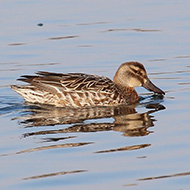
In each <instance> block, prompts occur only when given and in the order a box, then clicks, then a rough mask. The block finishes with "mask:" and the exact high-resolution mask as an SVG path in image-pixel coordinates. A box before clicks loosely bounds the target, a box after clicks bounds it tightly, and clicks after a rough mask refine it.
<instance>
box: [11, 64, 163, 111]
mask: <svg viewBox="0 0 190 190" xmlns="http://www.w3.org/2000/svg"><path fill="white" fill-rule="evenodd" d="M17 80H19V81H23V82H26V83H28V85H11V86H10V87H11V88H12V89H13V90H14V91H16V92H17V93H18V94H20V95H21V96H22V97H23V98H24V99H25V101H26V102H29V103H35V104H36V103H37V104H47V105H53V106H56V107H71V108H77V107H93V106H118V105H122V104H128V105H130V104H135V103H137V102H138V101H139V96H138V94H137V92H136V90H135V88H134V87H140V86H142V87H144V88H145V89H147V90H149V91H153V92H154V93H156V94H160V95H164V94H165V92H164V91H162V90H161V89H160V88H158V87H157V86H156V85H154V84H153V83H152V82H151V81H150V79H149V78H148V76H147V72H146V70H145V67H144V66H143V64H141V63H139V62H134V61H131V62H125V63H123V64H121V66H120V67H119V68H118V70H117V71H116V73H115V75H114V77H113V80H111V79H109V78H108V77H105V76H99V75H95V74H85V73H66V74H64V73H53V72H47V71H38V72H37V73H36V75H22V76H21V77H20V78H19V79H17Z"/></svg>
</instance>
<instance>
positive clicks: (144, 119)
mask: <svg viewBox="0 0 190 190" xmlns="http://www.w3.org/2000/svg"><path fill="white" fill-rule="evenodd" d="M189 7H190V2H189V1H185V0H183V1H167V2H166V1H140V2H139V1H121V0H119V1H104V2H102V1H90V2H89V1H85V0H82V1H58V0H56V1H45V2H44V1H19V0H16V1H11V0H10V1H6V2H5V1H4V2H1V12H0V18H1V20H0V23H1V30H0V36H1V38H0V44H1V45H0V52H1V57H0V119H1V123H0V142H1V143H0V167H1V172H0V188H1V189H14V190H15V189H19V190H21V189H71V190H73V189H83V190H85V189H135V190H136V189H139V190H142V189H146V190H147V189H151V190H152V189H159V190H160V189H172V190H173V189H177V190H179V189H183V190H185V189H189V188H190V162H189V161H190V151H189V150H190V138H189V134H190V128H189V122H190V119H189V114H190V103H189V102H190V101H189V95H190V52H189V49H190V25H189V23H190V22H189V21H190V12H189ZM130 60H135V61H139V62H141V63H143V64H144V65H145V67H146V68H147V71H148V75H149V77H150V79H151V80H152V81H154V83H155V84H157V85H158V86H159V87H160V88H161V89H163V90H164V91H165V92H166V95H165V97H164V98H162V97H159V96H154V95H153V94H152V93H150V92H147V91H146V90H144V89H142V88H140V89H139V88H138V89H137V91H138V93H139V94H140V96H141V97H142V99H141V101H140V102H139V103H138V104H137V105H132V106H120V107H111V108H103V107H99V108H93V109H92V108H85V109H80V110H74V109H68V108H63V109H60V108H52V107H51V106H36V105H31V104H26V103H25V102H24V101H23V99H22V98H21V97H20V96H19V95H17V94H16V93H15V92H13V91H12V90H11V89H10V88H9V85H10V84H16V83H18V82H16V78H18V77H19V76H20V75H22V74H33V73H34V72H36V71H38V70H47V71H53V72H85V73H96V74H99V75H105V76H108V77H110V78H112V77H113V75H114V73H115V71H116V70H117V68H118V67H119V65H120V64H121V63H123V62H125V61H130Z"/></svg>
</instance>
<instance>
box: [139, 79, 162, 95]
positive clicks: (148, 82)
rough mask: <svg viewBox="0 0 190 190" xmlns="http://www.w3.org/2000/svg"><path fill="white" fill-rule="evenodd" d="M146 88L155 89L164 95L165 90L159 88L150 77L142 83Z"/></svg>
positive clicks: (154, 90)
mask: <svg viewBox="0 0 190 190" xmlns="http://www.w3.org/2000/svg"><path fill="white" fill-rule="evenodd" d="M142 86H143V87H144V88H146V89H147V90H149V91H153V92H155V93H157V94H162V95H164V94H165V92H164V91H162V90H161V89H159V88H158V87H157V86H156V85H154V84H153V83H152V82H151V81H150V80H149V79H147V81H146V82H145V83H144V84H143V85H142Z"/></svg>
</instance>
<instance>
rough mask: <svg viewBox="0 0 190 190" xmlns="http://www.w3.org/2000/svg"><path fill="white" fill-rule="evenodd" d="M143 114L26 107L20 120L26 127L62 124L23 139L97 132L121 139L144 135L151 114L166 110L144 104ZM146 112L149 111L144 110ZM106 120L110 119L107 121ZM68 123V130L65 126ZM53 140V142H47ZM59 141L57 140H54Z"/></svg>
mask: <svg viewBox="0 0 190 190" xmlns="http://www.w3.org/2000/svg"><path fill="white" fill-rule="evenodd" d="M145 107H146V112H144V113H138V112H137V111H136V109H135V106H134V105H131V106H127V105H123V106H117V107H91V108H80V109H73V108H55V107H52V106H46V105H41V106H38V107H37V106H34V105H30V106H29V110H28V111H29V112H27V113H29V114H28V115H25V116H22V117H19V118H17V119H19V120H21V121H20V124H22V125H25V126H26V127H37V126H52V125H65V126H67V127H66V128H63V129H57V130H42V131H37V132H29V133H26V134H24V137H27V136H33V135H46V134H57V133H79V132H98V131H111V130H113V131H119V132H122V133H123V135H124V136H145V135H148V134H149V133H150V131H149V130H148V128H149V127H152V126H154V121H155V119H154V117H153V116H152V115H151V114H152V113H154V112H157V111H159V110H163V109H165V107H164V106H162V105H161V104H160V103H153V104H146V105H145ZM147 110H148V111H147ZM106 118H113V119H114V121H113V120H112V119H106ZM68 124H70V125H69V127H68ZM48 140H52V141H54V139H48ZM57 140H58V139H56V141H57Z"/></svg>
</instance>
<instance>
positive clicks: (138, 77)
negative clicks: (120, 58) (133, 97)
mask: <svg viewBox="0 0 190 190" xmlns="http://www.w3.org/2000/svg"><path fill="white" fill-rule="evenodd" d="M113 81H114V83H115V84H116V85H117V86H118V87H121V88H122V89H125V88H134V87H138V86H143V87H144V88H146V89H147V90H149V91H153V92H155V93H157V94H162V95H164V94H165V92H164V91H162V90H161V89H160V88H158V87H157V86H156V85H154V84H153V83H152V82H151V81H150V79H149V78H148V76H147V73H146V70H145V68H144V66H143V65H142V64H141V63H138V62H126V63H123V64H122V65H121V66H120V67H119V68H118V70H117V72H116V74H115V76H114V79H113Z"/></svg>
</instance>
